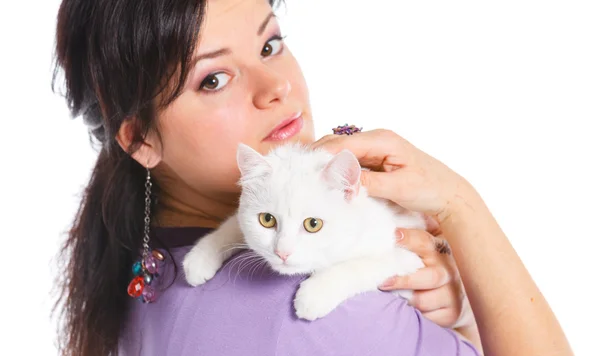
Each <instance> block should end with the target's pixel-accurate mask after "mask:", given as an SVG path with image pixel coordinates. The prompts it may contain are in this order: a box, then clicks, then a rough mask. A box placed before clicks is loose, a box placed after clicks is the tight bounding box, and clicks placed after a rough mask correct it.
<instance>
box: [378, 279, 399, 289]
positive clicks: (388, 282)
mask: <svg viewBox="0 0 600 356" xmlns="http://www.w3.org/2000/svg"><path fill="white" fill-rule="evenodd" d="M394 283H396V278H395V277H391V278H388V279H386V280H385V281H384V282H383V283H382V284H381V286H379V288H380V289H390V287H392V286H393V285H394Z"/></svg>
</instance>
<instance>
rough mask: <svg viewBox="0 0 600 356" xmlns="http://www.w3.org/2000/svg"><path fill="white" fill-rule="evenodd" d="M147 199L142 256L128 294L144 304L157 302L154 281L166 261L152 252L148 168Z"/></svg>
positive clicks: (134, 271) (148, 172) (147, 175)
mask: <svg viewBox="0 0 600 356" xmlns="http://www.w3.org/2000/svg"><path fill="white" fill-rule="evenodd" d="M145 187H146V197H145V200H144V203H145V209H144V238H143V240H142V241H143V242H142V248H143V250H142V256H141V258H140V259H139V260H137V261H136V262H135V263H134V264H133V267H132V268H131V271H132V272H133V279H132V280H131V282H130V283H129V286H128V287H127V293H128V294H129V295H130V296H131V297H133V298H137V299H140V300H141V301H142V302H144V303H152V302H154V301H155V300H156V291H155V289H154V287H153V286H152V281H154V280H155V279H156V277H158V276H159V274H158V272H159V271H158V264H159V262H161V261H163V260H164V256H163V255H162V254H161V253H160V252H159V251H158V250H154V251H150V216H151V210H150V208H151V206H152V198H151V193H152V181H151V179H150V169H149V168H148V166H146V184H145Z"/></svg>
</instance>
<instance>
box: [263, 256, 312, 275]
mask: <svg viewBox="0 0 600 356" xmlns="http://www.w3.org/2000/svg"><path fill="white" fill-rule="evenodd" d="M267 262H269V265H270V266H271V268H272V269H273V270H274V271H275V272H277V273H279V274H283V275H298V274H307V273H310V269H307V268H306V267H305V266H300V265H297V264H294V263H290V262H289V261H285V262H284V261H282V260H281V259H279V258H273V257H271V258H268V259H267Z"/></svg>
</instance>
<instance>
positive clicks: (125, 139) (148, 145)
mask: <svg viewBox="0 0 600 356" xmlns="http://www.w3.org/2000/svg"><path fill="white" fill-rule="evenodd" d="M136 124H137V123H136V122H135V119H134V118H127V119H125V120H124V121H123V123H122V124H121V127H120V128H119V132H117V136H116V137H115V139H116V140H117V143H118V144H119V146H121V148H122V149H123V151H125V152H127V153H129V147H130V146H131V143H132V142H133V138H134V132H135V129H136ZM131 157H132V158H133V159H135V160H136V161H137V162H138V163H139V164H141V165H142V166H143V167H148V168H154V167H156V166H157V165H158V164H159V163H160V161H161V160H162V156H161V145H160V141H159V140H158V135H156V133H154V132H152V131H149V132H148V134H147V135H146V137H144V141H143V142H142V143H141V144H140V146H139V147H138V149H137V150H136V151H135V152H133V153H131Z"/></svg>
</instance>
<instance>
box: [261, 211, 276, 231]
mask: <svg viewBox="0 0 600 356" xmlns="http://www.w3.org/2000/svg"><path fill="white" fill-rule="evenodd" d="M258 222H260V224H261V225H262V226H264V227H266V228H267V229H270V228H272V227H275V225H277V220H275V217H274V216H273V215H271V214H269V213H260V214H259V215H258Z"/></svg>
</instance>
